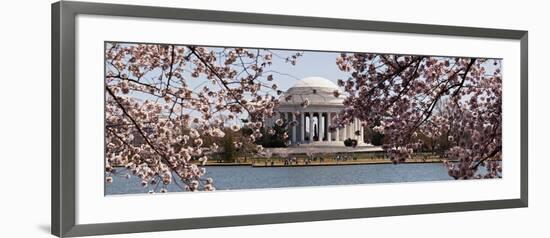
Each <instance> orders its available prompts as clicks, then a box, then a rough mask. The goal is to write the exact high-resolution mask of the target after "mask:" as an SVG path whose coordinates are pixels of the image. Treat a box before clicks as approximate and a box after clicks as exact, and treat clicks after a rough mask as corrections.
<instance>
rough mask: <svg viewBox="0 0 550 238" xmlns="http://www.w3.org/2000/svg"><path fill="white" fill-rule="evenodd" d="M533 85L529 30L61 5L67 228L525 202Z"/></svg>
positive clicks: (81, 232) (57, 66) (56, 197)
mask: <svg viewBox="0 0 550 238" xmlns="http://www.w3.org/2000/svg"><path fill="white" fill-rule="evenodd" d="M527 83H528V80H527V32H526V31H520V30H503V29H484V28H470V27H457V26H440V25H423V24H409V23H393V22H375V21H363V20H349V19H330V18H319V17H303V16H287V15H267V14H255V13H239V12H221V11H208V10H193V9H179V8H164V7H149V6H136V5H115V4H100V3H86V2H68V1H62V2H58V3H54V4H53V5H52V233H53V234H54V235H57V236H60V237H62V236H67V237H68V236H85V235H99V234H116V233H128V232H144V231H165V230H177V229H195V228H208V227H224V226H240V225H256V224H275V223H286V222H303V221H319V220H331V219H348V218H365V217H379V216H394V215H410V214H424V213H438V212H454V211H468V210H482V209H501V208H519V207H526V206H527V158H528V155H527V109H528V108H527ZM166 211H169V212H166Z"/></svg>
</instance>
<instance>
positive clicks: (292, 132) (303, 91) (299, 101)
mask: <svg viewBox="0 0 550 238" xmlns="http://www.w3.org/2000/svg"><path fill="white" fill-rule="evenodd" d="M337 90H339V88H338V86H336V84H334V83H333V82H331V81H330V80H328V79H326V78H322V77H307V78H303V79H301V80H299V81H297V82H296V84H294V86H292V87H290V88H289V89H288V90H287V91H286V92H285V93H284V94H283V95H282V96H281V98H288V97H289V98H290V99H289V100H284V99H282V100H281V102H280V105H279V108H278V112H279V114H278V115H277V117H275V118H272V119H270V120H269V121H268V124H272V125H273V123H274V122H275V120H276V119H278V118H282V119H284V120H286V121H296V122H298V123H297V124H296V126H292V127H290V128H289V131H288V133H289V137H290V141H291V146H292V145H295V146H296V145H310V146H344V140H346V139H348V138H351V139H355V140H357V144H358V146H361V145H367V144H366V143H365V142H364V128H363V127H362V126H361V121H360V120H358V119H355V120H354V121H353V123H351V124H348V125H346V126H345V127H344V128H337V129H336V130H335V131H333V132H330V131H329V127H330V125H331V123H333V120H334V119H335V118H337V117H338V113H339V112H340V111H341V110H342V109H343V108H344V105H343V101H344V99H343V98H344V97H345V96H344V95H340V96H339V97H335V95H334V92H335V91H337ZM340 93H341V92H340ZM305 101H308V102H309V104H308V106H307V107H303V104H304V102H305ZM356 132H358V133H356Z"/></svg>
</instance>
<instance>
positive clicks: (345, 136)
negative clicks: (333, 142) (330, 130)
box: [342, 125, 348, 141]
mask: <svg viewBox="0 0 550 238" xmlns="http://www.w3.org/2000/svg"><path fill="white" fill-rule="evenodd" d="M342 130H343V131H344V133H343V135H342V136H343V137H344V138H342V140H343V141H344V140H346V139H347V138H348V125H344V128H342Z"/></svg>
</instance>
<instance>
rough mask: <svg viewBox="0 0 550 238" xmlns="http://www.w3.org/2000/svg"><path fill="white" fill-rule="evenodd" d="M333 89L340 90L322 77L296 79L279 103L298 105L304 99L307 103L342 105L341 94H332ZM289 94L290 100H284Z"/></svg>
mask: <svg viewBox="0 0 550 238" xmlns="http://www.w3.org/2000/svg"><path fill="white" fill-rule="evenodd" d="M334 91H338V92H340V93H341V91H340V90H339V89H338V86H337V85H336V84H335V83H334V82H332V81H330V80H328V79H326V78H323V77H318V76H314V77H306V78H303V79H300V80H298V81H297V82H296V83H295V84H294V85H293V86H292V87H290V88H289V89H288V90H287V91H286V92H285V93H284V94H283V95H282V97H281V105H300V104H302V102H304V101H305V100H306V99H307V100H309V105H342V101H343V96H342V95H340V96H339V97H335V96H334ZM287 96H290V97H291V98H290V100H288V101H287V100H285V98H286V97H287Z"/></svg>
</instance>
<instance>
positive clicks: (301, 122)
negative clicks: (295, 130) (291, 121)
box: [299, 112, 306, 143]
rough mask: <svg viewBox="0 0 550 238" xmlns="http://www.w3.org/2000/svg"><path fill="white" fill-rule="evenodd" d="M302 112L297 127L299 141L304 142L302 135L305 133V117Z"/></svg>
mask: <svg viewBox="0 0 550 238" xmlns="http://www.w3.org/2000/svg"><path fill="white" fill-rule="evenodd" d="M304 114H305V113H303V112H302V113H300V124H299V128H300V143H304V141H305V138H304V135H305V134H306V119H305V117H304Z"/></svg>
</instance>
